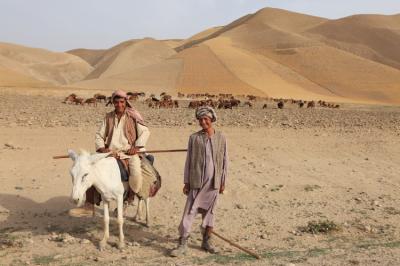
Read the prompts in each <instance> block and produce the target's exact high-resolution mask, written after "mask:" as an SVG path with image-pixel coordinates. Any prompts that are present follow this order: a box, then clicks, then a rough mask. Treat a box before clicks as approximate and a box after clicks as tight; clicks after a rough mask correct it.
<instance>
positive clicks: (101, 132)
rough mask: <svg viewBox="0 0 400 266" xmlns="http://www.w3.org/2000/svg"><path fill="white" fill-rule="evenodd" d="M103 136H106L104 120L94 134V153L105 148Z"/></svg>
mask: <svg viewBox="0 0 400 266" xmlns="http://www.w3.org/2000/svg"><path fill="white" fill-rule="evenodd" d="M105 135H106V120H105V119H104V120H103V122H102V123H101V125H100V127H99V129H98V130H97V132H96V137H95V146H96V151H97V150H98V149H101V148H104V147H105V146H106V144H105V141H106V140H105Z"/></svg>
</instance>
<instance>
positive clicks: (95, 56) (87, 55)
mask: <svg viewBox="0 0 400 266" xmlns="http://www.w3.org/2000/svg"><path fill="white" fill-rule="evenodd" d="M106 51H107V50H106V49H84V48H78V49H73V50H70V51H67V52H66V53H69V54H73V55H76V56H79V57H80V58H82V59H83V60H85V61H86V62H88V63H89V64H90V65H91V66H96V65H97V63H98V62H99V60H100V59H101V58H102V57H103V56H104V53H105V52H106Z"/></svg>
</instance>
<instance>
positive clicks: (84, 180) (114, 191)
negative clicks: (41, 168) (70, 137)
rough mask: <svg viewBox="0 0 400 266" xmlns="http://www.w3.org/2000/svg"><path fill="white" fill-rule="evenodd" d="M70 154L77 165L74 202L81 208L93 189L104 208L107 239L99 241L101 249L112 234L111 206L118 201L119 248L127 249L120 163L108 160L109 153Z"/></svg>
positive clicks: (74, 170)
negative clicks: (110, 224)
mask: <svg viewBox="0 0 400 266" xmlns="http://www.w3.org/2000/svg"><path fill="white" fill-rule="evenodd" d="M68 154H69V156H70V158H71V159H72V161H73V162H74V164H73V166H72V168H71V176H72V179H73V187H72V195H71V197H72V199H73V200H74V201H75V203H77V205H78V207H80V206H82V205H83V203H84V202H85V200H86V198H85V195H86V190H88V189H89V188H90V187H91V186H94V187H95V188H96V190H97V191H98V192H99V193H100V194H101V198H102V200H103V206H104V207H103V208H104V237H103V239H102V240H101V241H100V245H99V249H100V250H103V249H104V248H105V247H106V245H107V240H108V238H109V235H110V231H109V222H110V216H109V210H108V209H109V204H110V202H111V201H112V200H116V201H117V216H118V226H119V243H118V248H120V249H121V248H123V247H124V246H125V242H124V232H123V224H124V219H123V200H124V199H123V195H124V185H123V183H122V181H121V175H120V171H119V167H118V163H117V161H116V160H115V159H114V158H112V157H109V158H106V157H107V156H108V155H110V153H98V154H93V155H90V154H89V153H88V152H85V151H83V152H82V153H81V154H80V155H77V154H76V153H75V152H74V151H73V150H69V151H68Z"/></svg>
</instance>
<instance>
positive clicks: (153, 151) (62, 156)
mask: <svg viewBox="0 0 400 266" xmlns="http://www.w3.org/2000/svg"><path fill="white" fill-rule="evenodd" d="M184 151H187V149H175V150H152V151H139V152H138V153H165V152H184ZM66 158H69V155H58V156H53V159H66Z"/></svg>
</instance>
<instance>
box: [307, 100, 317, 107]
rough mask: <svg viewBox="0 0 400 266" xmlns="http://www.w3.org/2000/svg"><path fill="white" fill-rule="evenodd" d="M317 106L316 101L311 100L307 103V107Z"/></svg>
mask: <svg viewBox="0 0 400 266" xmlns="http://www.w3.org/2000/svg"><path fill="white" fill-rule="evenodd" d="M314 107H315V102H314V101H311V102H308V103H307V108H314Z"/></svg>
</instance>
